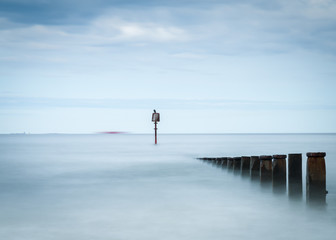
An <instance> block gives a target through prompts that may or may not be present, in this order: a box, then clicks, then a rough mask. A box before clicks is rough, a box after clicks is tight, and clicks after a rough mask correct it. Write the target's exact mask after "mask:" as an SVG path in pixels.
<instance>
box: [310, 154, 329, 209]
mask: <svg viewBox="0 0 336 240" xmlns="http://www.w3.org/2000/svg"><path fill="white" fill-rule="evenodd" d="M325 156H326V153H325V152H309V153H307V157H308V159H307V173H306V174H307V175H306V197H307V202H308V203H322V204H323V203H325V201H326V194H327V190H326V168H325V160H324V157H325Z"/></svg>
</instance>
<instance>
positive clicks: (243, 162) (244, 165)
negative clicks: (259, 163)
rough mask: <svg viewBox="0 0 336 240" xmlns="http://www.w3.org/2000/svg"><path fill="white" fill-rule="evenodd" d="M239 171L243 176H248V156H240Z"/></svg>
mask: <svg viewBox="0 0 336 240" xmlns="http://www.w3.org/2000/svg"><path fill="white" fill-rule="evenodd" d="M241 172H242V176H243V177H248V176H250V157H246V156H242V157H241Z"/></svg>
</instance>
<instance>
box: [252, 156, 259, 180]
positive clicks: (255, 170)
mask: <svg viewBox="0 0 336 240" xmlns="http://www.w3.org/2000/svg"><path fill="white" fill-rule="evenodd" d="M250 175H251V179H252V180H259V179H260V158H259V156H252V157H251V158H250Z"/></svg>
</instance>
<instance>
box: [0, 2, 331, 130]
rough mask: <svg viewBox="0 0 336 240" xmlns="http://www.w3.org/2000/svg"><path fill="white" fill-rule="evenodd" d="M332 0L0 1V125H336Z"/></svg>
mask: <svg viewBox="0 0 336 240" xmlns="http://www.w3.org/2000/svg"><path fill="white" fill-rule="evenodd" d="M335 78H336V1H334V0H291V1H288V0H272V1H269V0H221V1H220V0H207V1H200V0H179V1H177V0H170V1H163V0H142V1H141V0H138V1H136V0H124V1H123V0H109V1H108V0H58V1H52V0H0V133H23V132H26V133H97V132H105V131H123V132H130V133H152V132H153V127H154V126H153V123H152V122H151V114H152V112H153V109H156V110H157V112H159V113H160V114H161V122H160V123H159V125H158V128H159V133H330V132H336V124H335V123H336V95H335V89H336V79H335Z"/></svg>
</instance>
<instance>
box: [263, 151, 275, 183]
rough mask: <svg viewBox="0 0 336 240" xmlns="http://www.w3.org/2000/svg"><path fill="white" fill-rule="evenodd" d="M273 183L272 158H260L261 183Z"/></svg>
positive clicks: (268, 156) (265, 156)
mask: <svg viewBox="0 0 336 240" xmlns="http://www.w3.org/2000/svg"><path fill="white" fill-rule="evenodd" d="M271 182H272V156H270V155H262V156H260V183H261V184H262V185H268V184H270V183H271Z"/></svg>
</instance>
